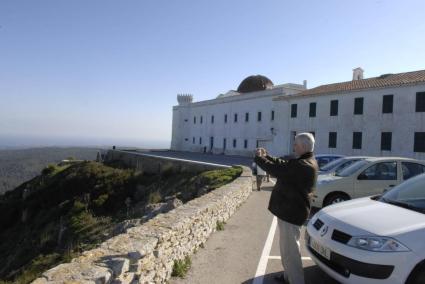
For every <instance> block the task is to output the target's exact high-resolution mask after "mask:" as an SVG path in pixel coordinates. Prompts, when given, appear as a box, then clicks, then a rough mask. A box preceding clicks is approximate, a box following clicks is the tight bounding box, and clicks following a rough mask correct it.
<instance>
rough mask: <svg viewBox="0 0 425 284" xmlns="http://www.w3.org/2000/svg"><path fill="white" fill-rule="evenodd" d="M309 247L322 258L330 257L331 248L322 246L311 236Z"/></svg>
mask: <svg viewBox="0 0 425 284" xmlns="http://www.w3.org/2000/svg"><path fill="white" fill-rule="evenodd" d="M310 247H311V248H312V249H314V250H315V251H316V252H317V253H318V254H320V255H321V256H323V257H324V258H326V259H328V260H330V259H331V250H330V249H328V248H327V247H325V246H323V245H322V244H320V243H318V242H317V241H315V240H314V239H313V238H311V237H310Z"/></svg>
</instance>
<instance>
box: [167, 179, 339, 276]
mask: <svg viewBox="0 0 425 284" xmlns="http://www.w3.org/2000/svg"><path fill="white" fill-rule="evenodd" d="M272 186H273V185H272V184H271V183H268V184H266V185H264V186H263V188H262V190H261V191H254V192H253V193H252V194H251V196H250V197H249V198H248V200H247V201H246V202H245V203H244V204H243V205H242V206H241V207H240V208H239V209H238V211H237V212H236V213H235V214H234V215H233V216H232V217H231V218H230V219H229V221H228V222H227V224H226V225H225V226H224V230H223V231H217V232H215V233H213V234H212V235H211V237H210V238H209V239H208V241H207V242H206V244H205V247H204V248H203V249H200V250H199V251H198V252H197V253H196V254H195V255H194V256H192V267H191V269H190V270H189V272H188V274H187V275H186V277H185V278H183V279H182V278H176V277H174V278H172V279H171V280H170V283H172V284H181V283H220V284H221V283H223V284H225V283H229V284H230V283H243V284H250V283H255V284H261V283H265V284H266V283H270V284H271V283H278V282H277V281H275V280H274V279H273V277H274V276H275V275H277V274H278V273H279V272H281V271H282V270H283V268H282V264H281V261H280V252H279V243H278V241H279V230H278V228H276V229H275V230H273V228H272V230H271V229H270V228H271V225H272V221H273V218H274V216H273V215H272V214H271V213H270V212H269V211H268V210H267V204H268V201H269V198H270V193H271V190H272ZM304 231H305V227H304V226H303V228H302V234H301V236H302V237H301V254H302V257H303V267H304V274H305V281H306V284H313V283H314V284H321V283H323V284H337V283H338V282H337V281H335V280H333V279H332V278H330V277H329V276H327V275H326V274H325V273H324V272H323V271H321V270H320V268H319V267H318V266H316V265H315V264H314V262H313V261H312V260H311V259H310V258H309V256H308V254H307V252H306V249H305V247H304ZM273 233H274V237H272V239H271V240H272V242H271V248H270V251H269V252H267V249H266V253H265V254H264V253H263V251H264V247H265V246H267V245H266V243H267V239H268V236H269V235H270V234H272V235H273ZM269 238H270V237H269ZM263 254H264V256H263V257H262V255H263ZM261 267H263V269H261Z"/></svg>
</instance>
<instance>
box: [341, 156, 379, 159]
mask: <svg viewBox="0 0 425 284" xmlns="http://www.w3.org/2000/svg"><path fill="white" fill-rule="evenodd" d="M369 158H375V157H372V156H346V157H342V159H344V160H353V159H369Z"/></svg>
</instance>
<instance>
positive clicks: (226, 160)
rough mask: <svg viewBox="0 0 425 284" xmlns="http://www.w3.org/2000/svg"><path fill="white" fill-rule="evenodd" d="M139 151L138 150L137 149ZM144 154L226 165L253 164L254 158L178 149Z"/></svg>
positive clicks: (144, 152)
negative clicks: (180, 150) (179, 150)
mask: <svg viewBox="0 0 425 284" xmlns="http://www.w3.org/2000/svg"><path fill="white" fill-rule="evenodd" d="M136 152H137V151H136ZM140 153H143V154H149V155H155V156H161V157H171V158H177V159H185V160H194V161H200V162H207V163H214V164H221V165H226V166H232V165H244V166H248V167H249V166H251V164H252V161H253V158H249V157H243V156H225V155H213V154H204V153H193V152H177V151H166V150H164V151H149V152H147V151H143V152H140Z"/></svg>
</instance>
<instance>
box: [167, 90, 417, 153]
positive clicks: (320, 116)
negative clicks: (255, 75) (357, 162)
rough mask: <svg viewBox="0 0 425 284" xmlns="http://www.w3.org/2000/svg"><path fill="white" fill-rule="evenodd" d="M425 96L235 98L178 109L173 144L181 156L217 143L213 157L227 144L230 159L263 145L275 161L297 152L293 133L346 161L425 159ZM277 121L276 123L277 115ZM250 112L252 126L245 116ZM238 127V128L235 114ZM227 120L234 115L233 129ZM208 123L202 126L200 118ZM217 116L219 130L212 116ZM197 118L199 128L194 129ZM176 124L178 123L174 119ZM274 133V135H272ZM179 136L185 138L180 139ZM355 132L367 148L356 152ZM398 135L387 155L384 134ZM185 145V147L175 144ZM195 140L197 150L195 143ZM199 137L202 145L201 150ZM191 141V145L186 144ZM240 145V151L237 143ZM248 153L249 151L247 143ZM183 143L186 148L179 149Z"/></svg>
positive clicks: (273, 94) (369, 93) (265, 94)
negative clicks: (332, 144) (418, 137)
mask: <svg viewBox="0 0 425 284" xmlns="http://www.w3.org/2000/svg"><path fill="white" fill-rule="evenodd" d="M423 91H425V84H420V85H412V86H403V87H394V88H383V89H373V90H364V91H354V92H353V91H352V92H346V93H338V94H325V95H310V96H296V95H293V94H296V93H298V92H299V90H298V91H297V90H285V89H280V90H279V91H276V90H273V91H262V92H256V93H249V94H242V95H238V96H234V97H231V98H224V99H217V100H210V101H204V102H199V103H194V104H190V106H189V107H186V108H183V107H177V109H179V113H180V116H182V117H184V118H186V119H187V120H188V121H187V122H184V119H182V118H180V119H179V124H178V125H175V124H174V121H173V144H174V145H177V146H176V147H175V148H174V149H175V150H183V151H197V152H202V151H203V149H204V147H206V150H207V151H209V143H210V140H209V139H210V137H214V147H213V149H212V152H213V153H216V154H222V153H223V139H224V138H226V140H227V141H226V142H227V147H226V151H225V152H224V153H225V154H227V155H252V153H253V150H254V149H255V148H256V146H257V141H260V142H259V143H260V146H264V147H266V148H267V149H268V150H269V152H270V153H271V154H273V155H278V156H282V155H286V154H289V153H291V152H292V140H293V133H294V132H296V133H299V132H309V131H314V132H315V137H316V149H315V152H316V153H335V154H344V155H371V156H403V157H411V158H416V159H425V153H417V152H414V151H413V145H414V133H415V132H425V113H423V112H422V113H417V112H416V111H415V107H416V93H417V92H423ZM389 94H392V95H393V96H394V97H393V113H389V114H383V113H382V100H383V96H384V95H389ZM357 97H363V100H364V101H363V114H362V115H354V98H357ZM331 100H338V115H337V116H330V101H331ZM311 102H316V117H314V118H312V117H309V104H310V103H311ZM294 103H296V104H297V106H298V107H297V117H296V118H291V104H294ZM272 110H274V112H275V119H274V121H271V120H270V115H271V111H272ZM258 111H261V112H262V121H261V122H257V112H258ZM246 112H249V122H245V113H246ZM235 113H238V122H237V123H234V121H233V119H234V117H233V116H234V114H235ZM224 114H227V115H228V122H227V124H225V123H224ZM201 115H202V117H203V123H202V124H200V116H201ZM212 115H214V124H212V123H211V116H212ZM194 116H196V118H197V122H196V124H194V123H193V117H194ZM173 119H174V118H173ZM271 128H273V131H271ZM175 129H178V132H179V133H181V134H182V136H178V135H176V136H175V135H174V133H175V132H176V130H175ZM329 132H337V147H336V148H329V147H328V141H329ZM353 132H362V148H361V149H353V147H352V146H353ZM382 132H392V148H391V151H381V133H382ZM175 137H176V139H180V142H177V141H174V139H175ZM193 137H195V144H193V143H192V142H193V141H192V139H193ZM199 137H202V143H201V144H199ZM185 138H187V139H188V140H187V141H185ZM233 139H237V147H236V148H233V145H232V143H233V142H232V141H233ZM245 139H247V140H248V148H247V149H244V140H245ZM179 143H180V144H179Z"/></svg>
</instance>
